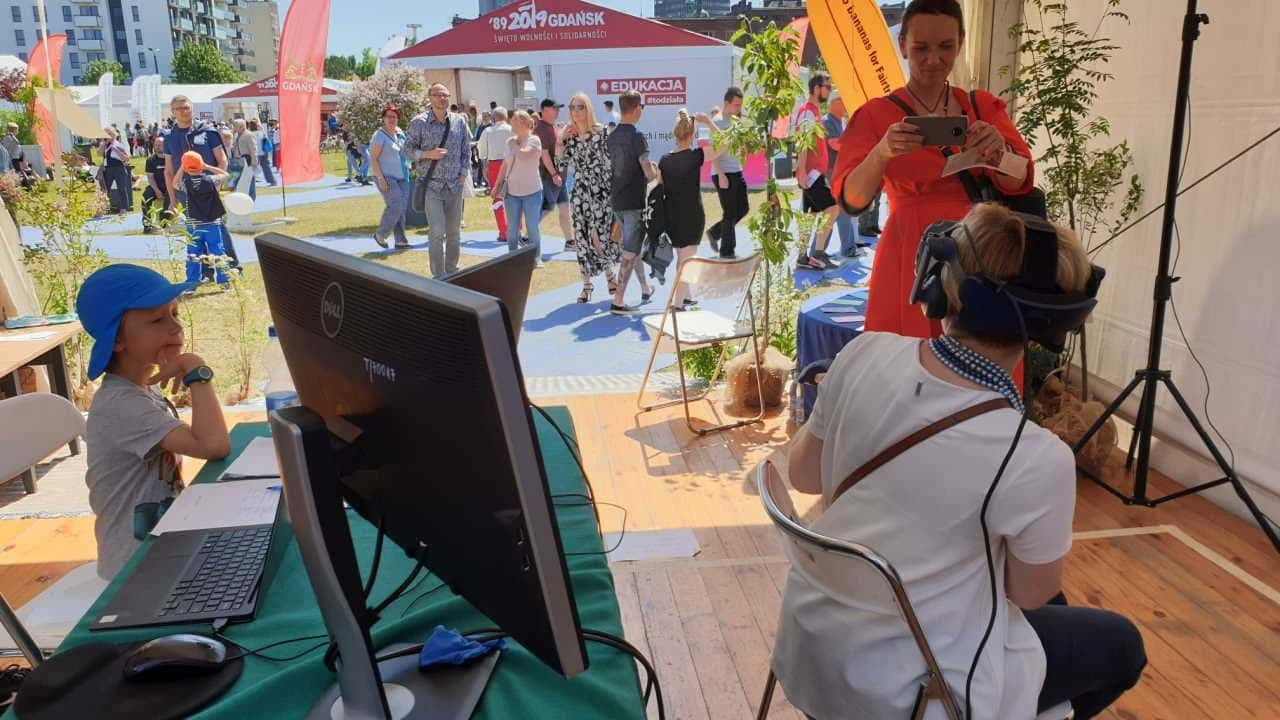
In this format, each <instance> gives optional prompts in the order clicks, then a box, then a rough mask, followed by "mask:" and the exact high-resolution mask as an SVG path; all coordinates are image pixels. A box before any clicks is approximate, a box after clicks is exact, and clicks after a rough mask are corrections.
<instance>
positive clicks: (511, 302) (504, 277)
mask: <svg viewBox="0 0 1280 720" xmlns="http://www.w3.org/2000/svg"><path fill="white" fill-rule="evenodd" d="M537 261H538V248H536V247H534V246H532V245H529V246H527V247H524V248H521V249H519V250H516V251H515V252H509V253H507V254H505V255H500V256H498V257H496V258H494V259H492V260H486V261H484V262H482V263H480V264H479V265H472V266H471V267H465V268H462V269H461V270H458V271H457V272H455V273H453V274H451V275H446V276H444V277H442V278H440V279H441V280H444V281H445V282H447V283H450V284H453V285H457V286H458V287H464V288H466V289H468V290H474V291H475V292H478V293H484V294H485V295H492V296H493V297H496V298H498V299H499V300H501V301H502V304H503V305H505V306H506V308H507V314H508V315H509V316H510V317H511V337H512V339H513V340H516V341H519V340H520V326H521V325H523V324H524V306H525V303H526V302H528V300H529V282H530V280H531V279H532V278H533V266H534V265H535V264H536V263H537Z"/></svg>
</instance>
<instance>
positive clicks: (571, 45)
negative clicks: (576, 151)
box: [386, 0, 740, 158]
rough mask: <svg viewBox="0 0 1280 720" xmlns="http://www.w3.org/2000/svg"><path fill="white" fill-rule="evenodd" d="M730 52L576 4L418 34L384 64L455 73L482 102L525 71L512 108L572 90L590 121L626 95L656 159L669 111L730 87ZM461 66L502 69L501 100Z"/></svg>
mask: <svg viewBox="0 0 1280 720" xmlns="http://www.w3.org/2000/svg"><path fill="white" fill-rule="evenodd" d="M739 54H740V51H739V50H738V49H737V48H735V47H734V46H732V45H730V44H729V43H726V42H722V41H720V40H716V39H714V38H709V37H706V36H704V35H699V34H697V33H693V32H689V31H687V30H682V29H680V28H675V27H672V26H670V25H666V24H664V23H661V22H658V21H656V20H649V19H647V18H640V17H636V16H634V15H628V14H627V13H624V12H619V11H616V10H611V9H609V8H605V7H601V6H599V5H592V4H591V3H588V2H582V0H526V1H524V2H517V3H515V4H512V5H507V6H505V7H502V8H499V9H498V10H495V11H493V12H491V13H489V14H487V15H483V16H481V17H479V18H476V19H475V20H471V21H469V22H465V23H462V24H460V25H458V26H456V27H454V28H451V29H449V30H446V31H445V32H442V33H440V34H438V35H435V36H433V37H430V38H427V39H426V40H423V41H422V42H420V43H418V44H416V45H414V46H412V47H409V48H405V49H404V50H402V51H400V52H398V53H396V54H395V55H392V56H391V57H390V58H387V59H386V62H389V63H398V64H404V65H410V66H413V67H421V68H427V69H433V70H456V71H464V72H463V73H460V77H461V79H460V80H459V81H458V84H460V85H461V86H462V87H461V89H460V95H461V99H462V100H464V101H469V100H475V101H477V102H479V103H481V104H485V103H486V101H488V100H490V99H501V98H504V97H511V96H512V91H511V90H510V88H512V87H513V86H515V85H518V83H516V82H515V79H516V78H517V77H522V76H523V72H524V70H525V69H526V68H527V69H528V73H529V75H530V77H531V78H532V80H533V84H534V85H535V86H536V94H535V95H534V96H526V95H524V93H523V92H521V91H522V90H523V88H518V87H517V88H516V91H515V93H514V95H515V104H516V105H517V106H526V107H528V106H531V105H534V104H536V102H537V100H540V99H541V98H543V97H551V98H555V99H556V100H557V101H559V102H562V103H563V102H566V101H567V100H568V99H569V97H570V96H571V95H572V94H574V93H576V92H580V91H581V92H586V93H587V94H588V95H589V96H590V97H591V98H592V101H593V106H594V107H595V108H596V113H597V115H598V116H599V115H600V113H601V112H602V110H603V101H604V100H606V99H612V100H616V99H617V96H618V95H619V94H620V93H622V92H624V91H626V90H628V89H635V90H637V91H639V92H640V93H641V95H643V97H644V103H645V106H646V110H645V112H644V116H643V117H642V119H641V121H640V123H639V128H640V130H641V131H643V132H644V133H645V135H646V136H647V137H648V139H649V145H650V148H651V151H652V153H653V155H654V157H655V158H656V157H657V156H658V155H660V154H661V153H663V152H666V151H667V150H670V149H671V148H673V147H674V143H673V141H672V138H671V129H672V126H673V125H674V122H675V115H676V110H678V109H679V108H682V107H684V108H688V109H689V110H690V111H691V112H696V111H706V110H710V109H711V108H712V107H713V106H716V105H719V104H720V103H721V101H722V97H723V95H724V91H725V88H727V87H728V86H729V85H732V84H734V77H735V65H736V58H737V56H738V55H739ZM468 70H487V71H491V72H490V74H491V75H492V74H493V72H492V71H497V72H498V73H504V75H503V84H502V87H503V88H507V94H506V95H502V94H500V93H498V92H497V91H493V92H490V90H491V88H496V87H498V86H497V85H496V84H491V85H486V86H484V87H483V89H477V88H475V87H468V80H467V76H466V75H465V71H468ZM472 75H473V76H477V77H478V75H479V73H473V74H472ZM508 76H509V77H508ZM476 82H477V83H479V82H481V81H480V80H477V81H476ZM561 119H562V120H567V119H568V117H567V114H566V115H564V116H562V117H561ZM598 119H600V120H601V121H602V122H604V121H607V120H608V118H604V117H599V118H598Z"/></svg>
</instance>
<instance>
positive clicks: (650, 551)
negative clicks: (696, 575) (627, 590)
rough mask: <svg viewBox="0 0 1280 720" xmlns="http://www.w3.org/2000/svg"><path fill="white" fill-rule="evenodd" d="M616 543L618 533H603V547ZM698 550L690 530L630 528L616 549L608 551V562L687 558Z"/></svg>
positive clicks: (696, 540)
mask: <svg viewBox="0 0 1280 720" xmlns="http://www.w3.org/2000/svg"><path fill="white" fill-rule="evenodd" d="M617 543H618V533H605V534H604V546H605V549H608V548H611V547H613V546H614V545H617ZM700 550H701V548H699V547H698V539H697V538H696V537H694V535H693V531H692V530H632V531H630V532H628V533H627V534H626V535H624V536H623V538H622V544H621V545H618V549H617V550H614V551H613V552H611V553H609V562H623V561H626V560H654V559H657V558H689V557H693V556H694V555H697V554H698V552H699V551H700Z"/></svg>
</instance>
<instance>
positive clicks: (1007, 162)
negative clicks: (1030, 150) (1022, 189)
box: [942, 150, 1027, 177]
mask: <svg viewBox="0 0 1280 720" xmlns="http://www.w3.org/2000/svg"><path fill="white" fill-rule="evenodd" d="M973 168H982V169H986V170H995V171H996V172H998V173H1000V174H1001V175H1008V176H1009V177H1019V176H1022V177H1025V176H1026V172H1027V159H1026V158H1024V157H1022V156H1021V155H1019V154H1017V153H1011V152H1005V153H1004V154H1003V155H1001V156H1000V164H999V165H989V164H987V163H984V162H983V161H982V157H981V156H980V155H978V152H977V151H976V150H966V151H964V152H959V153H956V154H955V155H952V156H951V157H948V158H947V164H946V165H944V166H943V167H942V177H947V176H949V175H955V174H956V173H958V172H960V171H961V170H972V169H973Z"/></svg>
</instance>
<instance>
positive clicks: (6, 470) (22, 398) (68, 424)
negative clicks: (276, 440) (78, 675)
mask: <svg viewBox="0 0 1280 720" xmlns="http://www.w3.org/2000/svg"><path fill="white" fill-rule="evenodd" d="M83 434H84V416H83V415H81V414H80V411H79V410H77V409H76V406H75V405H72V404H71V402H70V401H69V400H67V399H66V398H64V397H62V396H60V395H54V394H52V393H28V394H26V395H18V396H17V397H11V398H6V399H5V400H0V479H5V480H7V479H9V478H13V477H17V476H18V475H22V476H23V482H24V483H25V484H26V485H27V492H35V490H36V487H35V475H34V474H33V473H31V472H30V470H31V468H32V466H34V465H35V464H36V463H38V462H40V461H41V460H43V459H44V458H46V457H48V456H49V454H50V453H52V452H53V451H54V450H57V449H58V448H59V447H61V446H63V445H66V444H68V443H69V442H71V440H72V439H74V438H77V437H79V436H81V435H83ZM28 478H30V479H29V480H28ZM0 624H3V625H4V628H5V630H7V631H8V632H9V637H10V638H12V639H13V641H14V643H15V644H16V645H17V646H18V649H19V650H21V651H22V654H23V655H25V656H26V658H27V662H29V663H31V665H32V667H34V666H36V665H39V664H40V661H41V660H43V659H44V657H43V655H42V654H41V652H40V648H39V646H38V645H37V644H36V642H35V641H34V640H32V638H31V635H30V634H29V633H28V632H27V629H26V628H25V627H23V625H22V622H21V621H19V620H18V616H17V615H15V614H14V612H13V608H11V607H9V603H8V602H7V601H6V600H5V599H4V596H3V595H0Z"/></svg>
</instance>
